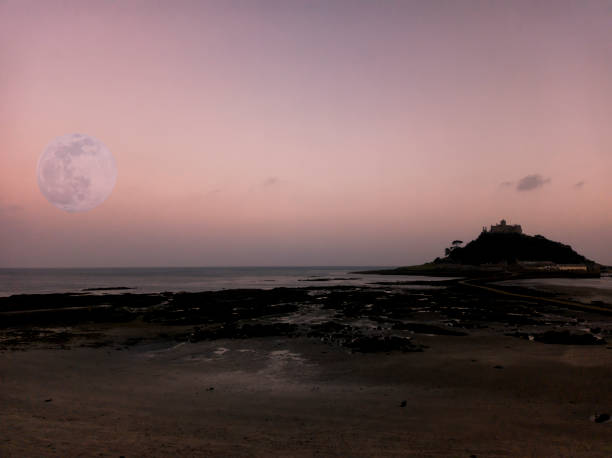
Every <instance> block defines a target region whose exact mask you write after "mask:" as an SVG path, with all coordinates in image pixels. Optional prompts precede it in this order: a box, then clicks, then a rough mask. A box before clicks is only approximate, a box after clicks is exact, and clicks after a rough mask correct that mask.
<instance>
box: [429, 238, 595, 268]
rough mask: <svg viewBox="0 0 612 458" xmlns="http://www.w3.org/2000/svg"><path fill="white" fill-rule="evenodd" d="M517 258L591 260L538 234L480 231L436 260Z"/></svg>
mask: <svg viewBox="0 0 612 458" xmlns="http://www.w3.org/2000/svg"><path fill="white" fill-rule="evenodd" d="M517 261H551V262H554V263H557V264H582V263H592V261H590V260H589V259H587V258H585V257H584V256H582V255H580V254H578V253H576V252H575V251H574V250H573V249H572V247H571V246H569V245H564V244H562V243H559V242H554V241H552V240H548V239H547V238H546V237H543V236H541V235H535V236H531V235H526V234H499V233H491V232H482V233H481V234H480V236H479V237H478V238H477V239H476V240H472V241H471V242H470V243H468V244H467V245H466V246H465V247H456V248H453V249H452V251H451V252H450V253H449V255H448V256H447V257H446V258H443V259H437V260H436V261H435V263H436V264H439V263H452V264H468V265H482V264H496V263H503V262H507V263H508V264H513V263H515V262H517Z"/></svg>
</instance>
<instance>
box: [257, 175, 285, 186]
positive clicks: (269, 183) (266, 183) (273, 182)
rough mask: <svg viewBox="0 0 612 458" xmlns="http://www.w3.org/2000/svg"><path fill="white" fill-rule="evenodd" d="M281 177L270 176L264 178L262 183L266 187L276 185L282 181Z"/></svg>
mask: <svg viewBox="0 0 612 458" xmlns="http://www.w3.org/2000/svg"><path fill="white" fill-rule="evenodd" d="M280 181H281V180H280V179H279V178H278V177H268V178H266V179H265V180H264V182H263V183H262V184H261V185H262V186H263V187H264V188H269V187H270V186H274V185H277V184H278V183H280Z"/></svg>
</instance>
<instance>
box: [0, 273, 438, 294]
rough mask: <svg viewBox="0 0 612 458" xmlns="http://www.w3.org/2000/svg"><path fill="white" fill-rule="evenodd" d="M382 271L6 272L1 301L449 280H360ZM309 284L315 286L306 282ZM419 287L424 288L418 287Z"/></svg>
mask: <svg viewBox="0 0 612 458" xmlns="http://www.w3.org/2000/svg"><path fill="white" fill-rule="evenodd" d="M377 268H378V269H380V268H381V267H371V266H352V267H189V268H181V267H172V268H98V269H0V296H9V295H11V294H40V293H63V292H78V291H82V290H83V289H85V288H116V287H128V288H133V289H130V290H128V291H126V292H133V293H155V292H162V291H172V292H176V291H189V292H193V291H212V290H220V289H230V288H264V289H269V288H276V287H279V286H286V287H300V286H325V285H329V286H331V285H356V286H357V285H364V284H369V283H373V282H377V281H403V280H424V279H426V280H443V278H440V277H437V278H431V277H418V276H404V275H394V276H392V277H389V276H384V275H360V274H352V273H350V272H352V271H356V270H368V269H377ZM304 280H309V281H304ZM415 287H418V286H415Z"/></svg>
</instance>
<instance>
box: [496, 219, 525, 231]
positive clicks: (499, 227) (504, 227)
mask: <svg viewBox="0 0 612 458" xmlns="http://www.w3.org/2000/svg"><path fill="white" fill-rule="evenodd" d="M490 232H492V233H494V234H522V233H523V229H522V228H521V225H520V224H506V220H505V219H502V220H501V221H500V222H499V224H494V225H492V226H491V231H490Z"/></svg>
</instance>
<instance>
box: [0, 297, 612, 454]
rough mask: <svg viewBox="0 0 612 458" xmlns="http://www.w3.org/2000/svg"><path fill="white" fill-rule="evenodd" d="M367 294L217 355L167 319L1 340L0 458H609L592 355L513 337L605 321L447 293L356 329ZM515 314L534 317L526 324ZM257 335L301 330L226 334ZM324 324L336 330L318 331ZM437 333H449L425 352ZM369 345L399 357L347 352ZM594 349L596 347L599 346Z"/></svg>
mask: <svg viewBox="0 0 612 458" xmlns="http://www.w3.org/2000/svg"><path fill="white" fill-rule="evenodd" d="M286 293H290V294H291V295H292V297H294V294H297V295H301V294H302V293H303V291H302V292H283V295H284V294H286ZM325 294H326V295H325V296H320V297H321V298H324V297H329V294H328V293H325ZM380 294H381V291H379V290H376V291H373V292H372V291H363V290H359V291H344V293H343V295H342V297H336V298H335V299H334V300H333V301H331V302H330V304H331V305H333V307H332V308H325V309H322V310H327V311H329V312H330V314H329V315H324V314H323V315H322V314H321V312H322V310H321V309H317V311H316V313H315V316H317V317H318V320H319V321H315V322H313V321H312V320H309V319H308V316H310V315H308V314H307V313H300V310H303V309H304V308H312V307H314V306H315V305H314V303H308V304H298V306H297V307H296V308H287V309H285V310H284V311H282V312H280V313H278V314H276V315H266V316H265V319H264V318H261V317H259V318H254V317H248V318H245V317H244V316H242V317H238V318H239V319H238V318H236V320H238V321H236V322H235V323H234V324H233V325H232V327H231V329H232V330H234V331H235V330H237V329H238V330H239V334H240V333H242V335H243V337H239V336H238V337H233V338H224V337H221V334H222V333H221V334H218V329H219V328H218V323H208V324H202V323H200V321H202V320H201V319H198V320H197V321H198V323H199V324H198V326H194V323H193V322H189V323H182V324H176V323H175V324H173V325H170V324H168V322H167V321H168V319H169V318H168V316H174V313H175V312H176V310H177V309H176V308H174V309H173V310H172V313H170V311H168V314H169V315H168V316H166V315H164V316H166V318H165V319H164V320H163V321H164V322H162V323H160V322H151V321H147V320H143V319H142V316H141V317H140V318H137V319H133V320H130V321H128V322H122V321H116V322H114V323H113V322H107V321H106V320H104V319H102V318H104V316H101V317H99V318H101V319H100V320H99V322H96V321H95V320H93V321H88V322H78V323H73V324H72V325H70V326H67V327H64V328H58V327H51V325H50V323H43V322H41V321H39V322H38V323H37V327H36V328H33V326H32V325H26V324H23V323H22V324H20V325H18V326H17V325H16V324H14V325H12V327H6V328H4V329H3V330H2V341H1V342H2V351H1V352H0V405H1V406H2V415H1V416H0V431H2V433H0V455H1V456H9V457H13V456H14V457H23V456H126V457H130V456H453V457H460V456H465V457H470V456H478V457H490V456H538V457H539V456H602V457H603V456H611V454H612V445H611V444H612V443H611V442H610V441H609V438H610V434H611V433H612V429H610V428H612V422H604V423H596V422H594V421H592V418H591V417H592V416H593V415H594V414H596V413H612V393H611V392H610V390H609V381H610V380H611V379H612V349H610V348H609V345H606V344H595V345H552V344H547V343H543V342H538V341H536V340H529V339H527V338H517V337H514V336H512V334H513V333H514V332H517V331H520V332H522V333H525V334H530V333H532V334H536V335H537V333H538V332H542V331H543V330H547V329H551V328H564V329H565V328H568V329H571V332H572V333H573V332H578V331H580V330H581V329H582V331H581V332H585V331H584V330H585V329H591V328H592V327H593V326H594V323H598V324H599V325H601V324H602V323H603V324H604V325H605V324H606V323H607V321H608V320H609V317H608V316H601V315H597V314H594V313H590V312H580V311H574V310H562V309H559V308H556V307H552V306H549V307H548V308H546V306H544V305H543V304H535V306H534V305H533V304H529V302H530V301H525V303H524V304H522V303H521V301H508V299H499V300H497V299H495V298H494V297H492V296H489V295H486V294H484V293H481V292H478V291H476V292H468V291H466V290H465V289H462V288H459V289H453V287H449V289H445V290H438V289H436V290H431V291H428V292H427V293H424V292H422V291H419V292H404V293H402V295H401V296H400V297H399V298H391V299H390V298H387V297H386V296H385V297H382V296H381V298H380V300H379V301H378V302H377V303H374V306H377V305H378V306H379V307H380V310H376V316H378V317H379V319H378V321H376V322H375V323H374V324H376V325H377V326H375V327H373V328H371V327H369V326H370V324H371V322H372V318H373V315H371V312H370V311H371V309H372V307H373V306H372V303H371V301H370V299H371V298H372V296H379V295H380ZM424 294H425V295H424ZM483 294H484V295H483ZM413 295H414V297H413ZM224 297H225V296H224ZM241 297H242V296H241ZM249 297H250V293H249ZM266 297H267V299H266V301H268V302H270V297H269V296H266ZM300 297H302V296H300ZM418 298H421V299H422V298H425V299H426V300H419V301H417V300H416V299H418ZM453 298H454V299H453ZM39 299H40V298H39ZM277 299H278V300H279V301H281V303H282V301H283V300H285V299H286V297H284V296H283V297H281V296H278V297H277ZM336 299H338V300H336ZM340 299H341V300H340ZM349 299H350V300H349ZM399 299H401V301H400V300H399ZM242 300H244V297H243V298H242ZM451 300H452V301H453V302H452V303H451V302H450V301H451ZM321 301H324V300H323V299H320V300H319V301H318V302H321ZM385 301H390V302H389V303H387V302H385ZM444 301H447V302H444ZM144 302H146V301H144ZM264 302H265V301H264ZM272 302H274V301H272ZM315 302H317V301H315ZM440 302H443V305H442V306H440V307H437V305H439V303H440ZM423 303H426V304H428V305H423ZM359 304H360V305H359ZM385 304H386V305H385ZM398 304H399V305H398ZM401 304H410V306H409V307H408V306H406V307H404V308H403V309H402V307H401ZM452 304H455V306H452ZM357 305H359V306H358V307H357ZM34 306H35V305H32V307H34ZM468 306H469V307H468ZM36 307H37V305H36ZM181 307H184V301H183V302H181ZM524 307H532V308H536V309H538V311H537V312H534V313H533V314H532V315H533V316H525V314H524V313H520V312H521V311H522V312H524V311H525V308H524ZM400 309H402V311H401V313H400V311H399V310H400ZM466 309H467V310H466ZM487 309H488V310H489V311H488V312H487V311H486V310H487ZM104 310H108V309H104ZM178 310H184V309H178ZM260 311H261V310H260ZM394 311H395V312H394ZM474 311H477V312H478V316H481V319H480V320H478V319H477V318H478V316H476V315H474V314H473V313H471V312H474ZM544 312H545V313H544ZM553 312H554V313H553ZM92 313H94V312H92ZM461 313H463V315H461ZM487 313H488V314H487ZM249 315H250V314H249ZM460 315H461V316H463V317H464V318H463V319H460V318H459V316H460ZM44 316H47V315H44ZM94 316H98V315H94ZM112 316H115V315H112ZM322 316H323V318H322ZM418 317H422V318H420V319H417V318H418ZM453 317H454V318H453ZM39 318H40V316H39ZM192 318H193V317H192ZM259 319H263V321H261V323H268V324H270V323H283V319H284V320H285V321H291V322H292V323H302V324H300V325H296V326H298V327H297V328H290V329H291V330H290V331H288V330H287V329H286V328H283V327H280V328H279V327H277V326H275V325H272V324H271V325H270V326H269V327H253V326H251V327H244V324H243V325H242V327H240V326H239V325H237V324H236V323H238V322H241V323H244V322H245V320H246V322H249V323H250V322H253V321H255V322H257V320H259ZM449 320H454V323H455V324H454V325H453V326H450V324H452V323H450V322H449ZM153 321H155V320H153ZM335 321H338V322H346V323H352V325H351V326H352V327H351V329H346V328H342V329H339V328H337V327H334V326H332V327H331V331H330V330H329V329H330V325H329V324H326V323H330V322H335ZM398 322H403V323H404V324H412V325H414V324H418V323H421V324H427V325H429V326H433V328H432V329H429V331H430V332H428V328H427V327H425V328H423V329H420V328H418V327H416V328H414V329H416V331H415V330H414V329H413V330H409V329H408V330H406V329H399V330H396V331H391V330H392V328H393V327H394V326H395V327H396V328H402V327H406V326H398ZM304 323H307V324H308V326H307V328H301V327H300V326H306V324H304ZM364 323H365V324H364ZM385 323H386V324H385ZM226 324H228V323H226ZM321 324H323V325H325V326H324V329H325V330H326V332H322V330H321V328H318V327H317V326H320V325H321ZM228 325H229V324H228ZM55 326H57V325H55ZM359 326H361V327H359ZM436 326H437V327H440V328H442V329H455V330H459V329H460V330H461V331H462V332H460V333H457V335H444V334H443V333H438V334H435V332H436ZM195 327H197V328H198V329H199V330H200V331H199V333H198V332H196V331H195ZM377 327H379V328H381V329H376V328H377ZM408 327H409V326H408ZM45 329H46V330H47V331H48V332H47V333H44V332H41V331H42V330H45ZM210 329H214V330H216V331H214V332H212V331H210ZM245 329H246V330H249V332H253V333H256V334H257V333H258V334H261V333H262V332H263V334H266V333H268V334H279V333H280V334H283V333H284V335H263V336H256V335H245V332H247V331H245ZM305 329H306V330H305ZM315 329H316V330H318V333H317V334H316V335H309V333H312V332H313V330H315ZM357 329H359V331H357ZM26 331H27V332H26ZM255 331H256V332H255ZM377 332H383V333H386V334H385V335H388V333H390V332H393V333H398V335H399V336H404V338H406V339H408V340H409V341H410V342H411V344H410V346H409V347H406V346H405V345H404V346H402V348H403V351H400V350H398V349H393V348H383V349H382V350H381V347H380V346H379V345H378V344H376V342H378V341H376V340H374V341H371V340H368V341H367V342H368V345H369V344H372V342H374V345H373V346H372V347H368V346H367V345H366V346H365V347H358V348H355V347H351V345H352V342H353V340H354V339H355V338H357V339H360V338H362V336H364V335H367V336H372V335H374V336H375V335H377V334H376V333H377ZM592 332H595V331H592ZM216 333H217V334H216ZM507 334H510V335H507ZM347 335H348V337H347ZM49 336H52V337H53V338H49ZM198 336H199V337H198ZM334 336H336V337H335V338H334ZM355 336H357V337H355ZM597 336H598V337H599V338H601V340H604V339H608V340H610V338H609V330H608V329H607V328H606V329H601V330H599V329H598V330H597ZM385 342H387V341H385ZM597 343H600V342H597Z"/></svg>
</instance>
